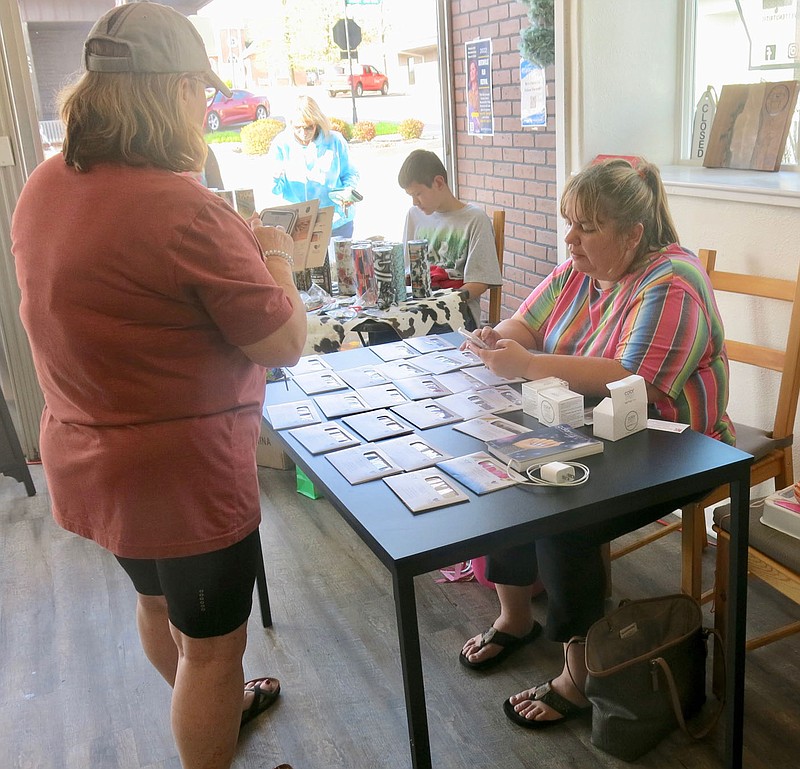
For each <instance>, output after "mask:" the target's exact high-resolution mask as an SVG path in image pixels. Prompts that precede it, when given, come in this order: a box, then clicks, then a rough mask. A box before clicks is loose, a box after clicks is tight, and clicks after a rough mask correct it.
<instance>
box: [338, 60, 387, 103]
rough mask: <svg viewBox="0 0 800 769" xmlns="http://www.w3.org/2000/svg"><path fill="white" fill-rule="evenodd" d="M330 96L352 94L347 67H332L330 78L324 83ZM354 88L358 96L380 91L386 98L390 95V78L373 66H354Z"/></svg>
mask: <svg viewBox="0 0 800 769" xmlns="http://www.w3.org/2000/svg"><path fill="white" fill-rule="evenodd" d="M323 85H324V86H325V88H327V90H328V94H329V95H330V96H336V94H337V93H350V85H351V80H350V69H349V67H348V66H346V65H340V66H336V67H332V68H331V69H330V70H329V72H328V78H327V80H326V81H325V82H324V83H323ZM352 86H353V89H354V90H355V92H356V96H361V95H362V94H363V93H364V91H380V92H381V93H382V94H383V95H384V96H386V94H387V93H389V78H388V77H386V75H384V74H383V73H382V72H378V70H377V69H375V67H373V66H372V65H371V64H354V65H353V79H352Z"/></svg>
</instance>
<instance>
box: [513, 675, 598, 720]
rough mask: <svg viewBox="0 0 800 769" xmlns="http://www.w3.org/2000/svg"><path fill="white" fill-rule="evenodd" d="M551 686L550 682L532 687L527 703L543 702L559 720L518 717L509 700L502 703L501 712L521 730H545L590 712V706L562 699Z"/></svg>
mask: <svg viewBox="0 0 800 769" xmlns="http://www.w3.org/2000/svg"><path fill="white" fill-rule="evenodd" d="M551 684H552V681H546V682H545V683H543V684H539V685H538V686H534V687H533V696H532V697H531V698H530V700H529V701H530V702H543V703H544V704H545V705H548V706H549V707H551V708H552V709H553V710H555V711H556V713H558V714H559V715H560V716H561V718H553V719H548V720H542V719H535V718H525V716H522V715H520V714H519V713H517V711H516V710H514V706H513V705H512V704H511V698H509V699H507V700H506V701H505V702H504V703H503V712H504V713H505V714H506V717H507V718H509V719H510V720H511V721H513V722H514V723H515V724H516V725H517V726H521V727H523V729H546V728H548V727H550V726H556V725H557V724H563V723H564V721H569V720H570V719H573V718H580V716H583V715H586V714H588V713H590V712H591V710H592V706H591V705H584V706H583V707H581V706H580V705H576V704H575V703H574V702H570V701H569V700H568V699H566V698H565V697H562V696H561V695H560V694H559V693H558V692H556V691H554V690H553V687H552V685H551Z"/></svg>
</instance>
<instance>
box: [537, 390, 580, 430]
mask: <svg viewBox="0 0 800 769" xmlns="http://www.w3.org/2000/svg"><path fill="white" fill-rule="evenodd" d="M538 396H539V401H538V408H539V421H540V422H541V423H542V424H543V425H569V426H570V427H583V396H582V395H581V394H580V393H574V392H572V390H570V389H569V388H567V387H546V388H545V389H544V390H539V394H538Z"/></svg>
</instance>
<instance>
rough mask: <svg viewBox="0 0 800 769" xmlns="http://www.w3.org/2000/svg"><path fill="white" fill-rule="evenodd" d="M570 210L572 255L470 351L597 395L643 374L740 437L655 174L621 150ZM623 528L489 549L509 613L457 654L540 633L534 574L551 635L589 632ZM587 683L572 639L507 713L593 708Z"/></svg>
mask: <svg viewBox="0 0 800 769" xmlns="http://www.w3.org/2000/svg"><path fill="white" fill-rule="evenodd" d="M561 215H562V216H563V217H564V219H565V220H566V223H567V234H566V236H565V238H564V240H565V242H566V244H567V247H568V248H569V256H570V258H569V259H568V260H567V261H565V262H564V263H563V264H560V265H558V266H557V267H556V268H555V269H554V270H553V272H552V273H551V274H550V275H549V277H547V278H546V279H545V280H543V281H542V282H541V283H540V284H539V285H538V286H537V287H536V289H535V290H534V291H533V293H531V295H530V296H529V297H528V298H527V299H526V300H525V301H524V302H523V304H522V306H521V307H520V308H519V310H518V311H517V313H516V314H515V315H514V316H513V317H512V318H510V319H508V320H505V321H502V322H501V323H500V324H498V325H497V327H496V328H494V329H492V328H489V327H484V328H482V329H480V331H478V332H477V333H478V334H479V335H480V336H481V338H482V340H483V341H484V342H485V343H487V344H488V346H489V349H486V350H482V349H478V347H477V346H475V345H471V344H470V343H469V342H466V343H465V345H467V346H470V349H472V350H473V351H474V352H475V353H476V354H477V355H479V356H480V357H481V359H482V360H483V362H484V363H485V364H486V365H487V366H488V367H489V368H490V369H491V370H492V371H494V372H495V373H497V374H501V375H503V376H507V377H517V376H521V377H525V378H527V379H539V378H541V377H546V376H558V377H561V378H562V379H565V380H566V381H568V382H569V385H570V388H571V389H573V390H575V391H577V392H581V393H583V394H584V395H587V396H603V395H607V394H608V391H607V389H606V384H607V383H608V382H613V381H615V380H618V379H622V378H623V377H626V376H629V375H630V374H638V375H640V376H641V377H643V378H644V380H645V382H646V384H647V393H648V399H649V401H650V403H651V404H652V407H653V408H654V409H655V411H656V412H657V414H658V416H659V417H660V418H661V419H665V420H671V421H676V422H685V423H688V424H689V425H691V427H692V428H693V429H695V430H697V431H698V432H702V433H705V434H706V435H710V436H711V437H713V438H717V439H718V440H721V441H725V442H726V443H731V444H732V443H733V442H734V434H733V427H732V425H731V422H730V420H729V419H728V416H727V414H726V413H725V409H726V407H727V403H728V360H727V355H726V352H725V347H724V333H723V328H722V322H721V320H720V317H719V312H718V310H717V306H716V302H715V300H714V293H713V290H712V288H711V284H710V283H709V280H708V276H707V275H706V273H705V271H704V269H703V267H702V265H701V264H700V262H699V261H698V259H697V257H695V256H694V255H693V254H692V253H690V252H689V251H686V250H685V249H683V248H681V246H680V245H678V236H677V233H676V231H675V226H674V224H673V222H672V217H671V215H670V212H669V209H668V207H667V200H666V193H665V191H664V187H663V184H662V182H661V177H660V175H659V172H658V169H657V168H656V167H655V166H654V165H652V164H650V163H647V162H645V161H639V162H638V163H637V164H636V167H635V168H634V167H633V166H632V165H631V164H630V163H629V162H628V161H627V160H622V159H616V158H615V159H612V160H607V161H605V162H603V163H599V164H595V165H590V166H588V167H587V168H585V169H584V170H583V171H581V172H580V173H579V174H577V175H576V176H575V177H573V178H572V179H570V180H569V182H568V183H567V185H566V188H565V190H564V194H563V196H562V199H561ZM530 350H537V351H541V354H536V355H534V354H532V353H531V352H530ZM616 535H617V533H612V532H609V531H605V532H604V531H602V530H599V529H597V528H595V529H591V530H585V531H583V532H580V533H572V534H568V535H564V536H563V537H552V538H549V539H542V540H538V541H537V542H535V543H532V544H529V545H523V546H520V547H515V548H512V549H510V550H506V551H503V552H499V553H493V554H492V555H491V556H489V557H488V558H487V574H486V576H487V578H488V579H490V580H491V581H493V582H495V583H496V585H497V595H498V596H499V598H500V616H499V617H498V618H497V620H495V622H494V625H493V627H492V628H490V629H489V630H488V631H487V632H486V633H483V634H482V635H478V636H475V637H474V638H471V639H470V640H469V641H467V643H466V644H465V645H464V647H463V649H462V652H461V656H460V659H461V662H462V663H463V664H464V665H466V666H467V667H469V668H473V669H485V668H488V667H491V666H493V665H495V664H497V663H498V662H500V661H502V660H503V659H505V658H506V657H508V655H509V654H511V653H512V652H513V651H514V650H515V649H518V648H519V647H520V646H522V645H524V644H526V643H529V642H530V641H532V640H533V639H534V638H535V637H536V636H537V635H538V633H539V632H540V631H541V627H540V626H539V624H538V623H537V622H536V621H535V620H534V618H533V613H532V606H531V588H532V585H533V583H534V582H535V581H536V579H537V576H538V577H539V578H541V580H542V582H543V583H544V586H545V588H546V589H547V594H548V606H547V624H546V628H545V636H546V637H547V638H549V639H551V640H555V641H561V642H564V643H566V642H567V641H568V640H569V639H570V638H571V637H572V636H584V635H586V632H587V631H588V629H589V626H590V625H591V624H592V623H593V622H595V621H596V620H597V619H599V618H600V617H602V616H603V608H604V597H605V571H604V567H603V563H602V559H601V550H600V545H601V544H602V543H603V542H605V541H608V540H609V539H611V538H613V537H614V536H616ZM585 681H586V666H585V662H584V658H583V647H582V646H577V645H572V646H570V647H569V650H568V651H567V650H566V647H565V665H564V668H563V669H562V671H561V673H560V674H559V675H558V676H557V677H556V678H554V679H553V680H551V681H548V682H546V683H544V684H541V685H539V686H534V687H533V688H531V689H526V690H525V691H523V692H520V693H519V694H515V695H514V696H513V697H511V698H510V699H509V700H507V701H506V702H505V705H504V710H505V712H506V715H507V716H508V717H509V718H510V719H511V720H512V721H514V722H515V723H517V724H519V725H521V726H525V727H527V728H542V727H545V726H551V725H553V724H556V723H560V722H561V721H564V720H566V719H568V718H571V717H574V716H577V715H580V714H581V713H583V712H585V711H586V710H587V709H588V701H587V700H586V698H585V697H584V694H583V687H584V684H585Z"/></svg>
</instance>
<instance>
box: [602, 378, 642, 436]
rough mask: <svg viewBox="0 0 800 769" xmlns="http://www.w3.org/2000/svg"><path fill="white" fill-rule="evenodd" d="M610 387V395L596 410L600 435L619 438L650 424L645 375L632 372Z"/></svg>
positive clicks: (611, 383)
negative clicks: (648, 420) (648, 421)
mask: <svg viewBox="0 0 800 769" xmlns="http://www.w3.org/2000/svg"><path fill="white" fill-rule="evenodd" d="M606 387H607V388H608V390H609V392H610V393H611V397H610V398H603V400H602V401H600V403H599V404H598V405H597V406H595V408H594V411H593V413H592V419H593V421H594V434H595V436H596V437H597V438H605V439H606V440H609V441H618V440H619V439H620V438H625V437H626V436H628V435H633V434H634V433H638V432H639V431H640V430H644V429H645V428H646V427H647V387H646V385H645V383H644V379H642V377H640V376H638V375H637V374H631V375H630V376H627V377H625V379H620V380H618V381H616V382H609V383H608V384H607V385H606Z"/></svg>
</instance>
